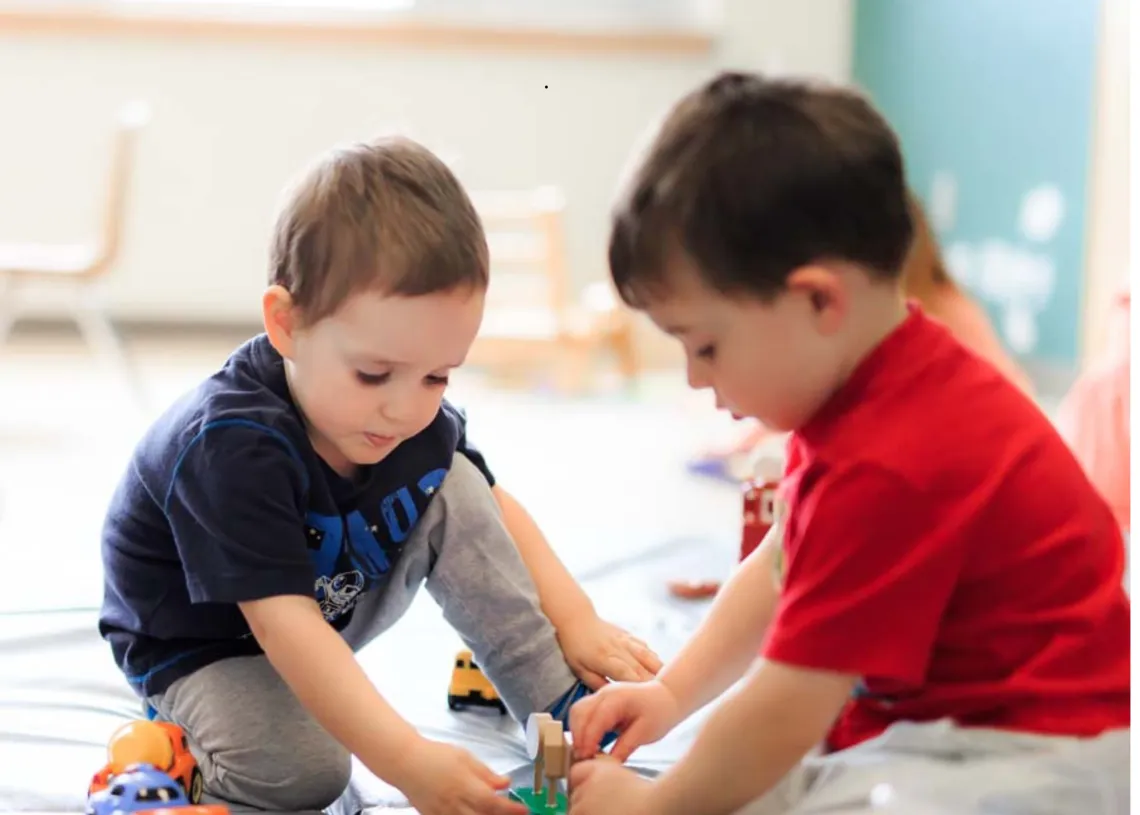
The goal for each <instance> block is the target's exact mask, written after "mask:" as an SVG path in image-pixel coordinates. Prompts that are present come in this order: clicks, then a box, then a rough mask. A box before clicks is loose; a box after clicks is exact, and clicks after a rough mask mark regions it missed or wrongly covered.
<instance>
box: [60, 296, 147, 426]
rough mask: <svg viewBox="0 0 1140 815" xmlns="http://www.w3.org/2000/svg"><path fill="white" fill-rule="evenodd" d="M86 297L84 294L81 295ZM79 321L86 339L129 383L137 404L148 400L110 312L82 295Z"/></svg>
mask: <svg viewBox="0 0 1140 815" xmlns="http://www.w3.org/2000/svg"><path fill="white" fill-rule="evenodd" d="M81 298H82V295H81ZM74 316H75V322H76V324H77V325H78V326H79V330H80V332H81V333H82V334H83V339H84V340H86V342H87V344H88V345H90V346H91V348H92V349H93V350H94V351H95V353H96V354H98V355H99V356H100V357H101V358H102V359H103V360H104V361H105V362H106V363H107V364H108V365H110V367H111V368H113V369H114V371H115V373H116V374H118V376H119V378H120V379H121V380H122V381H123V383H124V384H125V385H126V386H127V389H128V390H129V391H130V393H131V396H132V397H133V398H134V400H135V402H136V404H138V405H140V406H141V405H142V404H143V403H144V400H145V394H144V393H143V389H142V385H141V383H140V382H139V379H138V377H137V376H136V374H135V370H134V367H133V366H132V365H131V363H130V359H129V358H128V357H127V353H126V349H125V348H124V347H123V343H122V340H121V339H120V338H119V334H118V332H116V331H115V327H114V325H112V323H111V319H110V318H109V317H108V316H107V313H106V312H105V311H104V310H103V309H102V308H101V307H100V306H99V305H97V304H95V303H92V302H90V301H89V300H87V299H81V300H80V302H78V303H77V304H76V308H75V311H74Z"/></svg>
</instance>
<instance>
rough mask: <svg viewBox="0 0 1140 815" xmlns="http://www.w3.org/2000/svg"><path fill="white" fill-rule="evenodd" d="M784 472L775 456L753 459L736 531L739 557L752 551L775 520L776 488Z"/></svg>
mask: <svg viewBox="0 0 1140 815" xmlns="http://www.w3.org/2000/svg"><path fill="white" fill-rule="evenodd" d="M783 475H784V463H783V462H782V461H781V460H780V459H778V458H776V457H775V456H763V457H761V458H760V459H759V460H757V462H756V470H755V475H754V476H753V478H752V479H751V480H750V481H748V482H747V483H745V485H744V523H743V525H742V528H741V534H740V559H741V560H742V561H743V560H744V559H745V558H746V557H748V556H749V555H750V554H752V553H753V552H754V551H755V550H756V547H757V546H759V545H760V542H761V541H763V540H764V536H765V535H767V534H768V531H769V530H770V529H771V528H772V524H774V523H775V522H776V489H777V488H778V487H779V486H780V479H781V478H782V477H783Z"/></svg>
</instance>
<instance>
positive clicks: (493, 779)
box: [475, 761, 511, 790]
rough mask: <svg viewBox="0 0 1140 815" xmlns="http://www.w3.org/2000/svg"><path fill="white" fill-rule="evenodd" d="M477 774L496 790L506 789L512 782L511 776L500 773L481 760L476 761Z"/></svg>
mask: <svg viewBox="0 0 1140 815" xmlns="http://www.w3.org/2000/svg"><path fill="white" fill-rule="evenodd" d="M475 774H476V775H478V776H479V779H480V780H481V781H482V782H483V783H485V784H487V785H488V786H490V787H491V789H494V790H505V789H506V788H507V787H509V786H510V784H511V779H510V778H508V777H507V776H505V775H499V774H498V773H496V772H494V771H493V770H492V769H491V768H490V767H488V766H487V765H486V764H483V763H482V762H480V761H475Z"/></svg>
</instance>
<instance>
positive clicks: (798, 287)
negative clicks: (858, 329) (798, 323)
mask: <svg viewBox="0 0 1140 815" xmlns="http://www.w3.org/2000/svg"><path fill="white" fill-rule="evenodd" d="M785 285H786V286H787V289H788V291H789V292H791V293H793V294H798V295H800V296H801V297H802V298H803V299H804V301H805V302H806V304H807V307H808V309H809V310H810V313H811V315H812V317H813V319H814V320H815V321H816V325H817V326H818V327H819V330H820V333H821V334H824V335H830V334H834V333H835V332H837V331H838V330H839V329H840V327H841V326H842V324H843V320H844V317H846V315H847V311H848V309H849V308H850V305H851V303H850V301H851V295H850V292H849V291H848V290H847V286H845V285H844V283H843V279H842V276H841V275H840V274H838V273H837V271H836V270H834V269H830V268H828V267H827V266H820V265H811V266H801V267H800V268H798V269H795V270H793V271H792V273H791V274H790V275H788V277H787V281H786V284H785Z"/></svg>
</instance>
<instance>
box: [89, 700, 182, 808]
mask: <svg viewBox="0 0 1140 815" xmlns="http://www.w3.org/2000/svg"><path fill="white" fill-rule="evenodd" d="M135 764H150V765H152V766H154V767H155V768H156V769H158V770H159V771H161V772H163V773H165V774H166V775H168V776H169V777H170V778H172V779H173V780H174V781H175V782H177V784H178V785H179V786H180V787H182V789H183V791H184V792H185V793H186V798H187V800H188V801H190V803H191V804H197V803H198V802H200V801H201V800H202V771H201V770H199V769H198V762H197V761H195V760H194V756H192V755H191V754H190V747H189V745H188V744H187V743H186V734H185V733H183V732H182V728H181V727H179V726H178V725H176V724H171V723H169V722H151V721H146V720H145V719H140V720H138V721H133V722H128V723H127V724H125V725H123V726H122V727H120V728H119V729H118V730H116V731H115V732H114V733H112V734H111V738H110V740H109V741H108V742H107V766H105V767H104V768H103V769H102V770H100V771H99V772H97V773H96V774H95V777H94V778H92V779H91V785H90V786H89V787H88V788H87V794H88V795H91V794H92V793H95V792H99V791H100V790H104V789H106V788H107V785H108V784H110V783H111V779H112V778H114V776H116V775H119V774H120V773H122V772H124V771H125V770H126V769H127V768H128V767H130V766H132V765H135Z"/></svg>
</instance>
